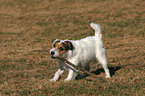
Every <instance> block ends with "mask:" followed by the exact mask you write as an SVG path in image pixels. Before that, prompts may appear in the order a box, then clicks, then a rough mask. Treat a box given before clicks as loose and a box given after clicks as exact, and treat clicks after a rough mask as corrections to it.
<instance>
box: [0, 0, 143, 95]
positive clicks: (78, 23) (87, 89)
mask: <svg viewBox="0 0 145 96" xmlns="http://www.w3.org/2000/svg"><path fill="white" fill-rule="evenodd" d="M144 5H145V1H144V0H128V1H127V0H120V1H118V0H91V1H90V0H1V1H0V37H1V38H0V95H2V96H5V95H8V96H9V95H10V96H18V95H26V96H27V95H38V96H39V95H40V96H42V95H48V94H49V95H100V96H104V95H106V96H108V95H109V96H112V95H113V96H118V95H120V96H123V95H130V96H143V94H145V75H144V73H145V63H144V61H145V57H144V56H145V36H144V32H145V23H144V22H145V8H144ZM91 22H95V23H100V24H101V25H102V28H103V42H104V46H105V47H106V53H107V59H108V65H109V66H110V67H109V68H110V71H111V74H112V78H111V79H107V80H108V81H109V82H111V83H110V84H105V83H102V82H100V81H99V80H98V81H97V80H95V78H92V77H90V76H88V77H87V78H85V79H82V80H74V81H70V82H63V80H64V78H65V77H66V75H67V73H65V74H64V75H63V76H62V78H61V79H60V81H59V82H49V81H48V80H49V79H50V78H52V77H53V75H54V73H55V71H56V70H57V67H58V66H57V62H55V61H52V60H50V59H49V56H48V55H46V53H45V52H43V51H42V49H41V46H42V45H44V46H47V47H48V48H50V46H51V43H52V41H53V40H55V39H56V38H59V39H66V37H67V39H74V40H76V39H81V38H83V37H86V36H90V35H94V32H93V30H92V29H91V28H90V26H89V23H91ZM91 71H92V72H95V73H96V74H97V75H99V76H101V77H104V76H105V74H104V72H103V70H102V67H101V66H97V67H96V66H95V65H94V64H93V63H92V64H91Z"/></svg>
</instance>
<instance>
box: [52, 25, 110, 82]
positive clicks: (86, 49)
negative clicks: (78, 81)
mask: <svg viewBox="0 0 145 96" xmlns="http://www.w3.org/2000/svg"><path fill="white" fill-rule="evenodd" d="M90 26H91V27H92V28H93V29H94V30H95V36H90V37H87V38H84V39H81V40H76V41H75V40H61V42H60V43H62V42H65V41H70V42H71V43H72V45H73V47H74V49H73V50H69V51H68V52H66V53H65V54H63V55H60V54H59V53H58V52H57V51H56V49H55V48H52V49H51V50H50V52H51V51H55V52H56V54H55V56H61V57H63V58H65V59H67V60H69V61H70V62H72V63H73V64H75V65H76V66H79V67H81V68H84V69H85V70H88V71H89V63H90V62H91V61H92V60H95V59H97V60H98V62H99V63H101V64H102V66H103V68H104V70H105V73H106V78H110V73H109V69H108V67H107V60H106V56H105V49H104V48H103V43H102V40H101V38H102V34H101V26H100V25H98V24H95V23H91V24H90ZM58 64H59V69H58V71H57V72H56V73H55V75H54V77H53V79H50V81H57V80H58V79H59V77H60V75H61V74H62V73H63V72H64V70H65V69H67V70H69V74H68V76H67V78H66V79H65V81H68V80H72V79H75V77H76V73H77V72H78V70H76V69H74V68H73V67H71V66H69V65H68V64H66V63H64V62H62V61H60V60H58ZM85 76H86V74H83V77H85Z"/></svg>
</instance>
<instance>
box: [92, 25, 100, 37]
mask: <svg viewBox="0 0 145 96" xmlns="http://www.w3.org/2000/svg"><path fill="white" fill-rule="evenodd" d="M90 26H91V27H92V28H93V29H94V30H95V36H96V37H100V38H102V29H101V26H100V25H99V24H95V23H90Z"/></svg>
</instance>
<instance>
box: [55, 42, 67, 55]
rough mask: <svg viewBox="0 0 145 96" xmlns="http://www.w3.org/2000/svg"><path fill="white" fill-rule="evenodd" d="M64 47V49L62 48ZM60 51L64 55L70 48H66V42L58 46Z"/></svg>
mask: <svg viewBox="0 0 145 96" xmlns="http://www.w3.org/2000/svg"><path fill="white" fill-rule="evenodd" d="M61 49H62V50H61ZM57 50H58V52H59V53H60V54H61V55H63V54H64V53H66V52H67V51H68V50H67V49H66V47H65V45H64V43H61V44H60V45H59V46H58V48H57Z"/></svg>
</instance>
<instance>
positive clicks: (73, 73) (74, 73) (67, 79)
mask: <svg viewBox="0 0 145 96" xmlns="http://www.w3.org/2000/svg"><path fill="white" fill-rule="evenodd" d="M75 77H76V72H75V71H74V70H72V69H69V73H68V76H67V78H66V79H65V80H64V81H70V80H73V79H75Z"/></svg>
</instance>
